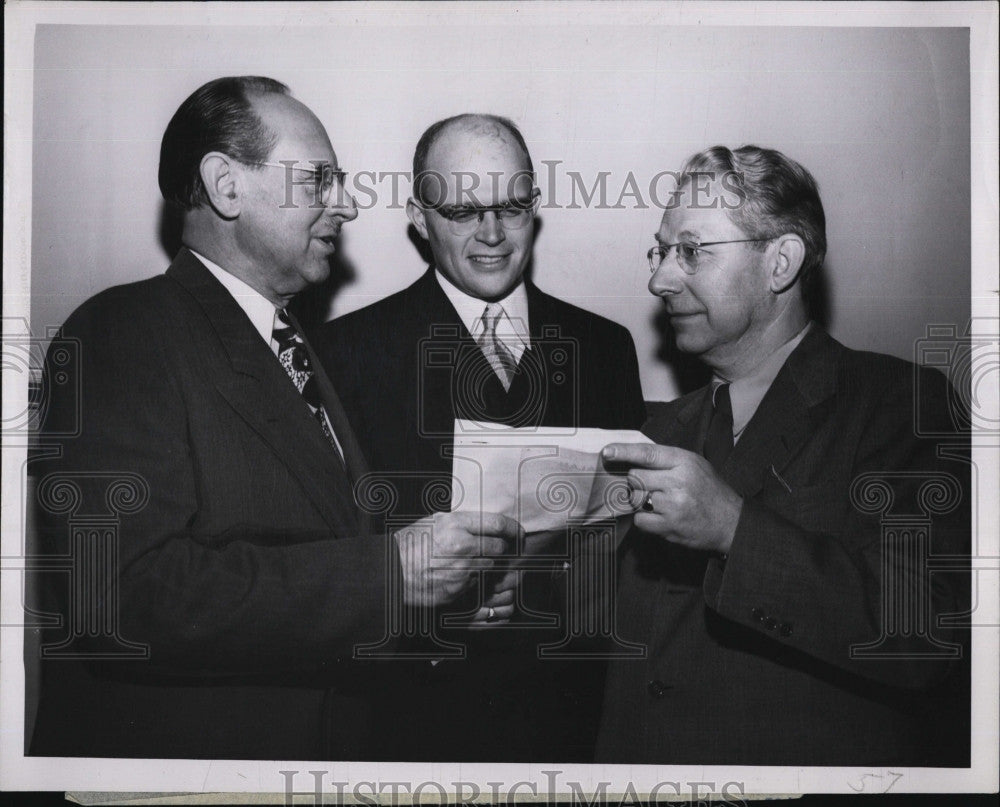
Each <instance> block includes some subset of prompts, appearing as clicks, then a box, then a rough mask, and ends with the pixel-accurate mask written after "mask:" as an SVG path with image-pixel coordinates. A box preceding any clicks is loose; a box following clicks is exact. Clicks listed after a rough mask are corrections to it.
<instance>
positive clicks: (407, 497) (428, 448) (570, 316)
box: [313, 269, 645, 515]
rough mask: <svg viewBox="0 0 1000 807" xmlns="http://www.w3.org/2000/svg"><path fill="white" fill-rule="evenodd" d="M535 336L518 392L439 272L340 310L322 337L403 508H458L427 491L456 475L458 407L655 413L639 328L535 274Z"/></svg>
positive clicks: (531, 305) (335, 375)
mask: <svg viewBox="0 0 1000 807" xmlns="http://www.w3.org/2000/svg"><path fill="white" fill-rule="evenodd" d="M527 292H528V320H529V324H530V329H531V338H532V348H531V350H528V351H526V352H525V354H524V356H523V358H522V360H521V363H520V365H519V372H518V374H517V376H516V378H515V380H514V382H513V383H512V385H511V389H510V392H509V394H505V393H504V391H503V387H502V386H501V384H500V382H499V380H498V379H497V378H496V375H495V373H494V372H493V370H492V369H491V368H490V366H489V364H488V363H487V361H486V359H485V358H484V357H483V355H482V351H481V350H480V349H479V348H478V346H477V345H476V344H475V342H474V341H473V340H472V339H471V337H470V335H469V332H468V331H467V330H466V328H465V326H464V325H463V324H462V322H461V319H460V318H459V316H458V314H457V313H456V311H455V309H454V307H453V306H452V304H451V302H450V301H449V300H448V298H447V296H446V295H445V293H444V291H443V290H442V289H441V286H440V284H439V283H438V282H437V279H436V278H435V277H434V270H433V269H428V270H427V272H426V273H425V274H424V275H423V276H422V277H421V278H420V279H419V280H417V281H416V282H415V283H413V284H412V285H411V286H409V287H408V288H406V289H404V290H403V291H400V292H397V293H396V294H393V295H391V296H389V297H387V298H385V299H384V300H380V301H379V302H377V303H374V304H372V305H370V306H367V307H366V308H363V309H361V310H360V311H355V312H353V313H351V314H347V315H346V316H343V317H340V318H338V319H335V320H333V321H332V322H328V323H327V324H326V325H325V326H323V328H322V329H321V330H320V331H319V332H318V333H317V334H316V335H315V338H314V339H313V342H314V344H315V347H316V352H317V354H318V355H319V357H320V360H321V361H322V362H323V363H324V365H325V366H326V368H327V370H328V371H329V373H330V376H331V378H332V379H333V381H334V383H335V384H336V386H337V390H338V392H339V393H340V395H341V400H342V401H343V404H344V408H345V410H346V411H347V415H348V417H349V418H350V420H351V423H352V424H354V426H355V431H356V432H357V434H358V435H359V439H360V441H361V444H362V448H363V449H364V452H365V456H366V457H367V458H368V461H369V464H370V467H371V469H372V471H373V472H377V473H380V474H385V475H394V476H393V481H394V482H398V485H397V490H398V494H399V499H398V501H397V503H396V505H395V508H394V510H393V512H394V513H395V514H396V515H400V514H403V515H425V514H427V513H428V512H434V511H437V510H446V509H448V499H447V497H444V499H443V500H438V501H436V502H435V501H432V500H430V499H433V497H428V499H429V500H425V497H424V496H423V493H424V492H425V491H424V488H425V486H426V484H425V483H426V482H427V481H429V480H430V479H431V478H432V477H433V478H436V479H439V480H440V479H443V480H446V481H447V480H450V477H451V457H450V455H449V454H448V449H449V447H450V446H451V445H452V435H453V431H454V420H455V418H467V419H479V420H493V421H496V422H502V423H507V424H509V425H511V426H523V427H531V426H578V427H591V428H616V429H620V428H634V429H638V428H639V427H640V426H641V425H642V422H643V421H644V420H645V406H644V404H643V400H642V390H641V387H640V382H639V370H638V361H637V359H636V355H635V346H634V345H633V343H632V337H631V336H630V335H629V333H628V331H627V330H626V329H625V328H623V327H621V326H620V325H617V324H615V323H613V322H611V321H609V320H607V319H604V318H603V317H599V316H597V315H596V314H593V313H591V312H589V311H584V310H583V309H581V308H577V307H576V306H573V305H570V304H569V303H565V302H563V301H562V300H559V299H557V298H555V297H552V296H550V295H548V294H545V293H544V292H542V291H540V290H539V289H538V288H536V287H535V286H534V285H532V284H531V283H528V284H527Z"/></svg>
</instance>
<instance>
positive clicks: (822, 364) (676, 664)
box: [598, 146, 970, 766]
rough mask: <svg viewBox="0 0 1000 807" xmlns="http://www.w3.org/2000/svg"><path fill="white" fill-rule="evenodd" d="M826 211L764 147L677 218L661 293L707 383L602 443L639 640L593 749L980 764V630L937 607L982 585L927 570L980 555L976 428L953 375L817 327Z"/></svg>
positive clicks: (799, 173)
mask: <svg viewBox="0 0 1000 807" xmlns="http://www.w3.org/2000/svg"><path fill="white" fill-rule="evenodd" d="M824 221H825V220H824V214H823V207H822V204H821V202H820V197H819V193H818V190H817V187H816V184H815V182H814V180H813V178H812V177H811V176H810V174H809V173H808V172H807V171H806V170H805V169H804V168H803V167H802V166H800V165H798V164H797V163H795V162H793V161H792V160H790V159H788V158H787V157H785V156H784V155H782V154H780V153H779V152H776V151H773V150H769V149H762V148H758V147H755V146H744V147H742V148H739V149H736V150H735V151H731V150H730V149H728V148H725V147H721V146H720V147H715V148H712V149H709V150H707V151H705V152H702V153H700V154H698V155H695V156H694V157H693V158H691V160H690V161H689V162H688V163H687V165H686V166H685V168H684V170H683V171H682V173H681V175H680V180H679V192H678V194H677V196H676V198H675V199H674V200H673V202H672V204H671V205H670V206H668V209H667V210H666V211H665V213H664V215H663V221H662V224H661V227H660V230H659V232H658V233H657V236H656V240H657V245H656V246H655V247H653V248H652V249H651V250H650V266H651V268H652V270H653V277H652V279H651V281H650V283H649V288H650V291H652V292H653V293H654V294H656V295H658V296H659V297H661V298H662V299H663V302H664V305H665V307H666V313H667V316H668V317H669V320H670V324H671V326H672V330H673V334H674V337H675V339H676V344H677V348H678V350H680V351H682V352H684V353H688V354H692V355H695V356H698V357H699V358H700V359H701V360H702V361H703V362H705V364H707V365H708V367H709V368H711V370H712V373H713V379H712V382H711V383H710V384H709V385H708V386H706V387H704V388H702V389H699V390H697V391H696V392H693V393H691V394H690V395H686V396H684V397H682V398H680V399H679V400H677V401H674V402H672V403H671V404H670V406H669V407H668V408H667V410H666V411H665V412H664V413H663V414H662V415H661V416H659V417H656V418H654V419H652V420H650V421H649V423H647V424H646V426H645V427H644V431H645V432H646V433H647V434H648V435H649V436H650V437H652V438H653V439H654V440H655V441H656V442H657V443H659V445H648V446H647V445H624V444H618V445H612V446H608V447H607V448H606V449H605V451H604V460H605V463H606V465H608V466H609V467H612V468H617V469H620V470H625V471H627V472H628V476H629V480H630V484H631V486H632V487H633V488H634V491H635V492H634V502H633V504H634V505H635V506H636V508H637V513H636V516H635V523H634V529H633V530H632V531H631V532H630V533H629V535H628V536H627V538H626V544H625V548H624V552H625V557H624V560H623V568H622V575H621V581H620V585H619V592H620V596H619V598H618V610H617V617H618V621H619V626H620V631H621V633H622V635H623V637H624V638H626V639H630V640H632V641H636V642H642V643H644V644H645V645H646V647H647V656H646V658H645V659H642V660H624V659H621V660H616V661H614V662H612V665H611V669H610V671H609V674H608V685H607V694H606V701H605V705H604V715H603V718H602V725H601V733H600V739H599V743H598V759H599V760H600V761H604V762H629V763H657V764H675V763H698V764H728V765H880V766H881V765H962V764H967V760H968V743H969V736H968V722H967V720H968V699H967V693H965V692H964V691H963V690H964V688H965V686H966V685H967V672H968V670H967V667H965V665H964V662H965V661H967V658H966V652H967V647H964V646H963V641H962V637H961V635H960V634H959V635H958V636H956V632H957V631H956V629H955V628H954V627H949V626H948V625H949V623H948V621H947V620H942V621H939V618H940V617H944V616H945V615H948V614H952V615H960V614H962V613H963V612H964V610H965V609H966V608H967V606H968V599H967V592H966V586H967V580H966V579H965V575H963V573H961V572H958V573H947V572H941V573H935V574H934V575H933V576H932V575H931V572H930V571H929V568H930V561H931V560H932V559H936V558H940V557H949V558H951V559H952V560H958V561H960V560H961V557H962V555H963V554H967V553H968V551H969V518H968V517H969V509H970V503H969V498H968V495H967V493H968V464H967V462H968V456H967V442H968V441H967V439H966V440H964V441H963V438H962V436H961V435H960V434H959V433H958V430H957V428H956V426H957V424H960V420H953V419H952V414H953V412H954V411H956V410H955V409H954V408H953V407H952V406H951V404H953V403H954V401H953V400H950V399H951V397H952V391H951V390H950V388H949V386H948V384H947V382H946V380H945V378H944V376H943V375H941V374H940V373H937V372H935V371H933V370H923V369H920V368H918V367H916V366H915V365H912V364H910V363H908V362H904V361H901V360H899V359H895V358H892V357H889V356H884V355H880V354H876V353H863V352H859V351H855V350H850V349H848V348H846V347H844V346H843V345H841V344H840V343H838V342H837V341H836V340H834V339H832V338H831V337H830V336H829V335H828V334H826V333H825V332H824V331H823V329H822V328H820V327H819V326H818V325H817V324H815V323H811V322H810V321H809V316H808V313H807V306H806V302H805V291H804V287H805V286H806V285H807V284H808V283H810V282H813V281H814V280H815V275H816V274H817V273H818V272H819V270H820V268H821V266H822V263H823V258H824V254H825V251H826V236H825V223H824ZM915 389H916V390H917V391H918V394H915V392H914V390H915ZM927 434H931V435H937V437H936V438H935V439H931V438H928V437H925V436H923V435H927ZM963 442H964V445H963ZM963 454H964V455H965V460H964V461H963V459H962V457H963ZM951 624H954V622H952V623H951ZM963 724H964V725H963Z"/></svg>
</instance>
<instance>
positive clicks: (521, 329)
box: [434, 268, 531, 359]
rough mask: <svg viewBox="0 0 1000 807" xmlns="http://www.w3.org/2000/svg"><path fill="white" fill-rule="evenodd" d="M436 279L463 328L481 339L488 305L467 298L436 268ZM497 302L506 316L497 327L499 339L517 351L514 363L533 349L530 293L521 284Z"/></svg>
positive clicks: (477, 299) (473, 298) (468, 296)
mask: <svg viewBox="0 0 1000 807" xmlns="http://www.w3.org/2000/svg"><path fill="white" fill-rule="evenodd" d="M434 277H436V278H437V281H438V284H439V285H440V286H441V289H442V291H444V293H445V296H447V298H448V299H449V300H450V301H451V304H452V306H454V308H455V312H456V313H457V314H458V316H459V318H460V319H461V320H462V324H463V325H464V326H465V327H466V329H467V330H468V331H469V333H470V334H471V335H472V336H473V337H478V336H479V335H480V334H481V333H482V330H483V325H482V318H483V311H484V310H485V309H486V302H485V301H483V300H480V299H479V298H478V297H473V296H471V295H469V294H466V293H465V292H464V291H462V290H461V289H459V288H458V287H457V286H456V285H455V284H454V283H452V282H451V281H450V280H448V278H446V277H445V276H444V275H443V274H441V271H440V270H439V269H436V268H435V270H434ZM498 302H499V303H500V305H502V306H503V310H504V313H505V314H506V316H505V317H503V318H502V319H501V321H500V322H498V323H497V336H498V337H499V338H500V339H501V340H502V341H503V342H504V344H506V345H507V346H508V347H510V349H511V350H513V351H514V354H515V355H514V357H515V359H517V358H520V355H521V353H522V352H523V351H524V350H526V349H527V348H529V347H531V337H530V336H529V334H530V332H531V331H530V324H529V322H528V291H527V289H526V288H525V286H524V281H523V280H522V281H521V282H520V283H518V284H517V286H515V287H514V289H513V291H511V293H510V294H508V295H507V296H506V297H504V298H503V299H502V300H499V301H498Z"/></svg>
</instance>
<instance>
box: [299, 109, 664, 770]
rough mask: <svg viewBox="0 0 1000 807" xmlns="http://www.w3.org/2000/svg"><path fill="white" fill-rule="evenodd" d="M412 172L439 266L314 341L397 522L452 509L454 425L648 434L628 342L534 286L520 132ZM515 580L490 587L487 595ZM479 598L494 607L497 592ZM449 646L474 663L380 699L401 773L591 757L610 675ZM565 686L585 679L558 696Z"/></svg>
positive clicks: (493, 131)
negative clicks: (430, 763) (419, 766)
mask: <svg viewBox="0 0 1000 807" xmlns="http://www.w3.org/2000/svg"><path fill="white" fill-rule="evenodd" d="M413 171H414V191H413V198H411V199H410V200H409V202H408V204H407V214H408V215H409V218H410V221H411V222H412V225H413V227H414V229H415V231H416V234H417V235H419V237H420V238H421V239H423V240H424V241H426V242H427V244H428V245H429V251H430V260H431V263H432V265H431V266H430V267H429V268H428V270H427V272H426V273H425V274H424V275H423V276H422V277H421V278H420V279H418V280H417V281H416V282H415V283H413V284H412V285H411V286H410V287H408V288H406V289H404V290H403V291H400V292H398V293H397V294H394V295H392V296H390V297H388V298H386V299H384V300H382V301H380V302H377V303H375V304H374V305H371V306H369V307H367V308H364V309H362V310H360V311H357V312H354V313H352V314H348V315H347V316H344V317H341V318H339V319H337V320H334V321H333V322H331V323H328V325H327V326H326V327H325V329H324V331H323V332H322V333H321V334H319V335H318V336H317V337H316V342H317V350H318V352H319V354H320V357H321V359H322V361H323V362H324V363H325V364H326V366H327V368H328V370H329V372H330V374H331V376H332V377H333V378H334V381H335V383H336V384H337V388H338V390H340V391H341V395H342V400H343V403H344V407H345V409H346V410H347V412H348V415H349V417H350V418H351V422H352V423H354V424H355V425H356V428H357V432H358V434H359V435H363V437H362V441H363V443H364V449H365V452H366V455H367V457H368V459H369V461H370V464H371V468H372V470H373V472H375V473H377V474H380V475H382V476H384V478H385V479H386V481H387V482H389V483H390V484H391V488H392V491H393V496H394V500H393V504H392V512H390V513H389V514H388V515H389V516H390V517H393V516H394V517H404V516H414V517H417V516H422V515H426V514H427V513H428V512H433V511H435V510H441V509H447V508H448V506H449V500H448V499H449V497H448V494H449V492H450V490H451V473H452V448H453V435H454V429H455V421H456V420H465V421H470V422H483V421H487V422H491V423H495V424H502V425H503V426H506V427H520V428H527V429H546V428H550V427H562V428H564V429H569V430H573V429H576V428H581V427H595V428H615V429H619V428H631V429H636V428H638V427H639V426H640V425H641V424H642V422H643V420H644V419H645V408H644V404H643V400H642V393H641V389H640V383H639V374H638V363H637V360H636V354H635V347H634V345H633V343H632V338H631V336H630V335H629V333H628V331H627V330H626V329H625V328H623V327H621V326H619V325H616V324H614V323H612V322H609V321H608V320H605V319H603V318H601V317H599V316H597V315H595V314H592V313H590V312H588V311H584V310H582V309H580V308H577V307H575V306H572V305H570V304H568V303H565V302H563V301H561V300H559V299H557V298H555V297H553V296H551V295H548V294H545V293H544V292H542V291H541V290H539V289H538V288H537V287H535V285H534V284H533V283H531V281H530V280H529V279H528V278H527V277H526V270H527V268H528V265H529V263H530V261H531V252H532V244H533V241H534V234H535V228H536V221H535V216H536V213H537V211H538V207H539V193H540V192H539V190H538V188H536V187H535V185H534V175H533V167H532V162H531V157H530V155H529V154H528V149H527V146H526V144H525V142H524V138H523V137H522V135H521V133H520V132H519V131H518V129H517V127H516V126H515V125H514V124H513V123H512V122H511V121H509V120H507V119H505V118H499V117H496V116H493V115H459V116H456V117H454V118H449V119H446V120H442V121H439V122H438V123H435V124H434V125H432V126H431V127H430V128H429V129H428V130H427V131H426V132H425V133H424V135H423V136H422V137H421V139H420V141H419V143H418V144H417V148H416V152H415V154H414V160H413ZM486 431H487V432H489V428H488V427H486ZM484 580H486V578H484ZM516 580H517V578H516V576H513V575H511V576H508V577H507V578H506V579H504V580H502V581H500V582H499V583H497V582H496V581H493V585H494V586H495V587H494V589H493V592H492V593H493V594H494V595H495V594H497V593H498V592H502V591H503V590H504V589H507V588H508V587H509V586H510V585H512V584H513V583H515V582H516ZM486 582H488V581H486ZM534 589H537V590H538V591H537V593H538V594H539V595H540V599H541V600H542V601H543V602H542V604H541V606H540V607H541V610H545V611H552V610H554V609H557V608H558V605H557V603H555V602H552V600H553V599H556V598H554V597H552V592H553V577H552V573H551V571H541V572H533V573H526V574H525V575H524V582H523V584H522V591H521V596H522V598H530V597H531V591H530V590H534ZM526 590H529V591H526ZM479 594H480V599H479V601H478V603H481V604H484V603H485V604H488V603H489V600H488V599H484V598H486V597H488V595H489V594H490V592H489V591H484V592H480V593H479ZM475 605H476V603H473V604H472V605H471V606H470V607H474V606H475ZM488 613H489V612H488ZM437 616H440V615H437ZM440 635H441V636H442V637H446V638H447V639H448V640H449V641H460V642H461V643H462V644H464V645H465V646H466V647H467V649H468V655H469V658H468V659H466V660H463V661H444V662H441V663H440V664H435V665H432V664H430V663H429V662H421V663H414V664H404V663H403V662H397V663H396V664H395V667H397V668H403V667H405V668H406V669H405V670H404V673H403V674H402V675H401V676H400V678H401V679H402V680H401V681H399V682H397V683H396V684H394V685H391V686H389V685H387V687H386V689H387V691H389V690H391V692H392V693H393V694H394V695H396V696H397V699H398V700H397V703H395V704H389V702H388V699H387V710H388V711H393V710H394V715H395V720H394V724H395V725H396V726H397V727H398V728H399V731H394V732H393V739H395V740H397V741H398V746H397V749H398V754H397V758H400V759H450V760H468V759H481V760H494V761H501V760H530V759H538V758H541V757H539V756H538V755H539V754H545V755H546V757H545V758H551V759H559V760H562V761H569V760H571V759H574V760H581V761H585V760H587V759H588V758H589V755H590V753H591V750H590V745H592V742H593V732H594V730H595V728H596V714H595V713H596V711H597V709H598V706H597V704H598V702H599V698H600V695H599V692H600V688H599V686H598V685H597V681H598V679H599V678H600V677H602V676H601V675H600V672H601V671H600V669H599V667H600V664H599V663H597V662H588V663H587V664H575V665H572V668H571V670H570V669H568V668H567V666H566V665H563V664H560V663H557V662H552V661H546V662H541V661H540V660H539V659H538V658H537V656H536V654H535V646H536V644H537V643H538V642H540V641H543V640H544V638H548V639H551V638H552V637H551V635H547V636H545V637H543V634H542V633H540V632H539V631H537V630H535V631H530V630H513V629H507V628H505V627H504V626H502V625H495V626H493V628H492V629H490V630H488V631H482V632H479V633H478V634H476V635H474V636H470V635H469V631H467V630H462V631H456V630H455V629H445V630H443V631H441V633H440ZM569 672H572V676H571V677H572V679H573V680H570V681H560V680H559V678H560V676H564V675H565V674H568V673H569ZM400 713H402V714H400ZM400 718H402V719H400ZM411 719H412V721H413V723H414V731H413V733H410V734H408V733H407V727H408V726H409V725H410V724H411ZM429 721H433V723H434V725H435V730H434V731H431V732H429V731H428V730H427V725H426V724H427V722H429ZM470 726H473V727H475V728H474V730H472V731H469V730H468V729H469V727H470ZM588 734H589V739H588ZM386 753H387V754H389V755H390V756H391V754H392V751H391V750H387V752H386ZM550 754H551V755H552V756H548V755H550Z"/></svg>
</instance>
